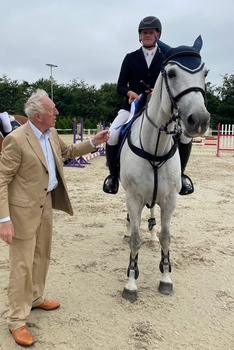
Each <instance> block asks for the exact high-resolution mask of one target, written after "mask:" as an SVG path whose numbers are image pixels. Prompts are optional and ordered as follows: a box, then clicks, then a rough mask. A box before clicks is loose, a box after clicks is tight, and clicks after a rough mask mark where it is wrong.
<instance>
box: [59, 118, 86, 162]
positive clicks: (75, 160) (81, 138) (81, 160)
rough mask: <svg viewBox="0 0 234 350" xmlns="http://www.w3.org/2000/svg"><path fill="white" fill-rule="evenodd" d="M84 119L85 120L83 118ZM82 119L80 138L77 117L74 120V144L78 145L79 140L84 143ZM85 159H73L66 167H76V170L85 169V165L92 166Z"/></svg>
mask: <svg viewBox="0 0 234 350" xmlns="http://www.w3.org/2000/svg"><path fill="white" fill-rule="evenodd" d="M82 119H83V118H82ZM82 119H81V127H80V138H77V137H76V128H77V124H76V117H74V118H73V143H76V141H77V140H80V141H83V122H84V121H83V120H82ZM81 158H83V157H79V158H77V159H76V158H72V159H71V160H70V161H69V162H68V163H67V164H64V166H66V167H76V168H84V167H85V166H84V164H91V163H88V162H87V161H86V160H85V159H84V158H83V159H81Z"/></svg>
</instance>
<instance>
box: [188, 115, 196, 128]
mask: <svg viewBox="0 0 234 350" xmlns="http://www.w3.org/2000/svg"><path fill="white" fill-rule="evenodd" d="M187 120H188V125H190V126H194V125H195V123H196V122H195V120H194V118H193V115H192V114H191V115H190V116H189V117H188V119H187Z"/></svg>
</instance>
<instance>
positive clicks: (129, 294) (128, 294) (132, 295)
mask: <svg viewBox="0 0 234 350" xmlns="http://www.w3.org/2000/svg"><path fill="white" fill-rule="evenodd" d="M122 297H123V298H124V299H125V300H127V301H129V302H130V303H134V301H136V300H137V291H136V290H129V289H126V288H124V290H123V293H122Z"/></svg>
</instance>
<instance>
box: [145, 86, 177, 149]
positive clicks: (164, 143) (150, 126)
mask: <svg viewBox="0 0 234 350" xmlns="http://www.w3.org/2000/svg"><path fill="white" fill-rule="evenodd" d="M162 98H163V96H162V95H161V82H160V80H159V81H158V82H157V83H156V85H155V88H154V91H153V93H152V96H151V99H150V101H149V103H148V105H147V108H146V110H145V111H144V115H142V118H144V122H143V123H142V128H141V140H142V144H143V148H144V149H145V150H147V151H148V152H150V153H152V152H155V147H156V143H157V140H158V138H159V144H158V148H157V154H158V155H163V154H165V153H167V152H169V150H170V148H171V146H172V144H173V140H172V136H171V135H169V134H166V132H165V131H160V130H159V128H160V127H161V126H165V125H166V123H167V122H168V121H169V119H170V117H171V115H168V114H166V113H165V111H164V109H163V107H162ZM164 99H165V97H164ZM166 99H167V100H168V101H167V103H169V104H170V101H169V99H168V98H167V96H166ZM168 109H170V108H168ZM149 119H150V120H151V121H152V122H150V120H149ZM173 128H174V123H172V124H170V125H169V126H168V131H172V130H173ZM149 141H150V142H149Z"/></svg>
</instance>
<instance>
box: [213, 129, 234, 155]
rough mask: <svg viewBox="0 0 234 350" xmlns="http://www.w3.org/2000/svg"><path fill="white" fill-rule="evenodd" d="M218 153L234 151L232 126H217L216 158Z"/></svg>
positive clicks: (233, 130)
mask: <svg viewBox="0 0 234 350" xmlns="http://www.w3.org/2000/svg"><path fill="white" fill-rule="evenodd" d="M220 151H234V124H233V125H230V124H229V125H227V124H225V125H224V124H222V125H221V124H220V123H219V124H218V139H217V153H216V156H217V157H220ZM233 157H234V155H233Z"/></svg>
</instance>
